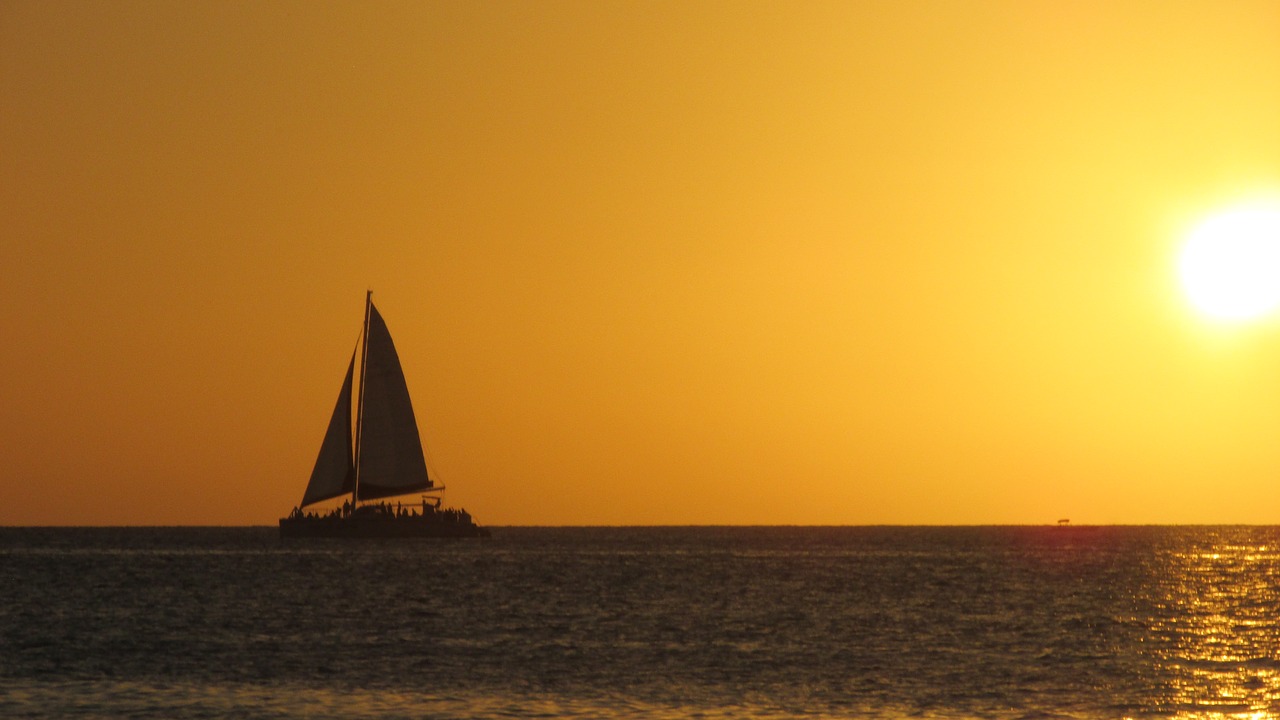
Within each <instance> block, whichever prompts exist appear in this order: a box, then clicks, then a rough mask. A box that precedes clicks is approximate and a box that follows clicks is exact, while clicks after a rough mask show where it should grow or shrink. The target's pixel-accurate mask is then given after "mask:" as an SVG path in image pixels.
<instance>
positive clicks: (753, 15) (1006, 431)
mask: <svg viewBox="0 0 1280 720" xmlns="http://www.w3.org/2000/svg"><path fill="white" fill-rule="evenodd" d="M1277 28H1280V4H1277V3H1275V2H1269V1H1268V2H1264V1H1261V0H1259V1H1257V2H1251V1H1248V0H1244V1H1241V2H1230V3H1220V2H1208V1H1205V2H1201V1H1199V0H1191V1H1189V2H1179V3H1169V4H1166V3H1157V4H1152V3H1139V2H1125V1H1121V2H1022V1H1020V0H963V1H961V0H939V1H933V0H930V1H923V0H905V1H903V2H821V1H819V2H805V3H798V4H795V3H782V2H753V1H750V0H748V1H747V2H742V3H736V2H735V3H728V4H725V3H718V2H692V3H684V2H663V1H658V2H643V3H634V2H611V1H609V0H603V1H601V2H576V1H575V0H567V1H560V0H553V1H550V2H534V3H527V2H507V1H504V0H496V1H494V2H434V1H431V0H424V1H417V0H414V1H411V2H400V1H398V0H391V1H389V2H378V3H362V2H350V3H348V2H332V3H330V2H325V3H318V4H312V3H306V2H297V3H295V2H289V1H284V2H263V3H238V2H222V1H218V2H212V1H205V0H193V1H192V2H181V3H167V2H151V1H149V0H140V1H138V2H118V3H117V2H107V3H60V2H52V3H50V2H34V1H30V0H17V1H14V2H5V3H2V4H0V97H3V98H4V100H3V102H0V138H3V140H0V143H2V144H3V148H2V149H0V228H2V230H0V236H2V237H0V268H3V269H4V270H3V271H4V272H5V273H6V278H5V282H2V283H0V328H3V329H4V338H5V341H4V343H3V345H2V346H0V375H2V376H3V377H5V378H6V381H5V382H4V383H2V384H0V437H3V438H4V441H3V443H0V448H3V449H2V450H0V454H2V457H3V460H4V462H3V463H0V467H2V468H3V470H2V471H0V524H55V525H61V524H107V525H110V524H126V525H138V524H162V525H163V524H173V525H186V524H205V525H218V524H271V523H275V521H276V519H277V518H279V517H281V516H282V515H283V514H285V513H287V512H288V511H289V510H290V508H292V507H293V506H294V505H296V504H297V503H298V501H299V499H300V496H301V493H302V488H303V487H304V486H305V485H306V483H307V478H308V476H309V473H310V472H311V468H312V466H313V464H314V463H315V459H316V453H317V448H319V447H320V442H321V439H322V438H323V436H324V434H325V428H326V427H327V425H326V423H327V421H328V418H329V415H330V413H331V412H332V410H333V403H334V398H335V397H336V395H337V392H338V388H339V382H340V380H341V378H342V376H343V375H342V374H343V371H344V370H345V368H346V367H347V364H348V362H349V361H350V358H351V355H352V351H353V347H354V345H355V343H356V339H357V336H358V334H359V331H360V328H361V318H362V307H363V303H364V298H365V293H366V291H368V290H370V289H371V290H372V291H373V292H374V300H375V302H376V303H377V307H378V308H379V310H380V312H381V313H382V315H383V317H385V320H386V323H387V325H388V326H389V327H390V328H391V329H392V331H393V332H394V334H395V344H396V348H397V351H398V353H399V356H400V361H401V363H402V364H403V366H404V375H405V378H406V380H407V385H408V389H409V392H410V394H411V396H412V400H413V406H414V410H415V412H416V414H417V423H418V426H419V429H420V431H421V435H422V443H423V446H424V448H425V452H426V460H427V465H428V467H429V469H430V471H431V473H432V476H433V477H437V478H439V479H440V481H441V482H442V483H443V484H445V485H447V487H448V496H447V498H446V500H445V502H446V503H447V505H449V506H451V507H459V508H465V509H467V510H468V511H470V512H472V513H474V514H475V515H476V517H478V518H480V519H482V520H483V522H484V523H485V524H487V525H494V526H501V525H504V524H546V525H562V524H604V525H630V524H677V525H681V524H695V525H696V524H836V525H839V524H868V523H870V524H880V523H888V524H990V523H1014V524H1018V523H1045V522H1047V523H1052V522H1055V521H1056V520H1057V519H1058V518H1065V517H1069V518H1071V519H1072V521H1073V523H1184V522H1194V523H1214V522H1232V523H1234V522H1246V523H1247V522H1261V523H1270V522H1275V521H1277V519H1280V481H1278V480H1277V478H1280V453H1278V452H1276V450H1275V447H1276V438H1277V437H1280V331H1277V329H1276V327H1275V323H1270V324H1269V323H1268V322H1264V321H1265V320H1268V319H1274V316H1273V315H1268V314H1267V312H1268V311H1269V310H1271V309H1273V308H1274V307H1275V306H1276V303H1277V296H1276V289H1277V287H1280V285H1278V284H1277V283H1276V282H1275V279H1276V278H1277V277H1278V276H1280V270H1277V264H1280V261H1278V260H1277V258H1276V257H1275V255H1274V252H1273V251H1272V250H1266V251H1265V252H1263V251H1262V249H1261V248H1262V247H1263V246H1266V247H1270V245H1269V243H1271V240H1266V239H1265V238H1267V237H1273V234H1274V223H1275V219H1274V217H1275V216H1274V211H1268V213H1271V214H1257V213H1255V211H1254V210H1251V209H1250V208H1253V207H1254V206H1253V205H1251V204H1250V203H1251V199H1253V198H1259V197H1264V194H1265V193H1267V192H1270V191H1272V190H1273V189H1275V188H1280V132H1277V127H1280V92H1277V83H1276V81H1277V78H1280V43H1278V42H1277V41H1276V40H1277V35H1276V29H1277ZM1241 208H1244V210H1243V211H1241V212H1242V213H1243V214H1241V212H1237V211H1238V210H1240V209H1241ZM1201 223H1204V224H1203V225H1201ZM1197 226H1199V227H1200V229H1199V230H1197V231H1195V232H1193V229H1194V228H1196V227H1197ZM1268 233H1271V235H1269V234H1268ZM1259 238H1262V239H1259ZM1248 318H1251V320H1250V321H1247V322H1245V321H1242V320H1243V319H1248Z"/></svg>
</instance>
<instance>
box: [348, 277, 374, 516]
mask: <svg viewBox="0 0 1280 720" xmlns="http://www.w3.org/2000/svg"><path fill="white" fill-rule="evenodd" d="M372 308H373V291H372V290H368V291H366V292H365V296H364V330H363V331H361V337H362V342H363V343H364V345H363V349H362V351H361V353H360V395H359V397H358V399H357V401H356V449H355V451H356V457H355V468H356V473H355V479H354V481H353V482H352V483H351V507H352V508H354V507H355V506H356V503H358V502H360V443H361V439H362V438H361V437H360V436H361V431H362V430H363V429H364V380H365V375H366V374H367V373H368V370H369V314H370V312H371V310H372Z"/></svg>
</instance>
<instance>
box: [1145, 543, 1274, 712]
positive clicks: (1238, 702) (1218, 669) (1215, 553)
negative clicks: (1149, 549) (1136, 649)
mask: <svg viewBox="0 0 1280 720" xmlns="http://www.w3.org/2000/svg"><path fill="white" fill-rule="evenodd" d="M1240 532H1247V531H1240ZM1224 534H1227V535H1230V534H1233V533H1231V532H1230V531H1224ZM1162 562H1163V563H1164V567H1163V568H1160V572H1159V573H1158V578H1159V580H1158V581H1157V585H1156V588H1155V593H1153V595H1154V597H1153V598H1152V602H1153V603H1154V607H1153V608H1152V610H1153V612H1152V614H1151V625H1150V627H1149V632H1148V634H1147V637H1146V639H1145V644H1146V645H1147V652H1150V653H1151V654H1153V655H1154V659H1155V660H1156V663H1155V664H1156V667H1157V668H1158V669H1159V670H1160V671H1161V672H1162V673H1163V674H1164V676H1165V683H1164V690H1163V691H1164V693H1165V694H1164V696H1163V697H1161V698H1159V699H1158V701H1157V703H1156V704H1157V705H1158V706H1159V708H1160V710H1161V712H1160V714H1161V715H1162V716H1166V717H1172V718H1188V719H1190V718H1197V719H1200V718H1211V719H1214V718H1221V719H1227V718H1231V719H1232V720H1244V719H1250V720H1267V719H1274V718H1280V633H1278V631H1277V622H1276V617H1275V613H1276V610H1277V607H1278V603H1277V600H1278V599H1280V594H1278V593H1277V588H1276V583H1275V580H1276V576H1277V566H1278V565H1280V553H1278V552H1277V550H1276V549H1275V547H1273V546H1272V545H1269V544H1262V543H1258V544H1254V543H1250V542H1240V538H1222V539H1221V541H1220V542H1215V543H1214V544H1213V546H1212V547H1208V548H1199V549H1196V550H1192V551H1172V552H1169V553H1167V554H1166V555H1164V556H1163V558H1162Z"/></svg>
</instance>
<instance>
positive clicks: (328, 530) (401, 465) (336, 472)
mask: <svg viewBox="0 0 1280 720" xmlns="http://www.w3.org/2000/svg"><path fill="white" fill-rule="evenodd" d="M360 338H361V340H360V342H359V343H358V344H357V350H356V351H355V352H353V353H352V355H351V363H350V364H349V365H348V366H347V374H346V377H345V379H344V380H343V382H342V389H341V391H340V392H339V393H338V402H337V404H336V406H335V407H334V408H333V415H332V416H331V417H330V418H329V427H328V430H326V432H325V435H324V441H323V442H322V443H321V444H320V454H319V456H318V457H316V464H315V467H314V468H313V469H312V470H311V479H310V480H309V481H308V482H307V488H306V491H305V492H303V495H302V502H301V503H300V504H299V505H298V506H297V507H295V508H294V509H293V512H291V513H290V514H289V515H288V516H287V517H283V518H280V535H281V537H342V538H346V537H376V538H383V537H487V536H488V535H489V531H488V530H487V529H485V528H483V527H480V526H479V525H476V524H475V522H474V521H473V520H472V518H471V515H470V514H469V513H467V512H466V511H465V510H453V509H449V508H445V507H442V501H443V498H442V495H441V493H443V491H444V489H445V488H444V486H443V485H436V484H435V481H434V480H433V479H432V478H431V477H430V476H429V475H428V473H427V463H426V459H425V457H424V456H423V452H422V439H421V438H420V436H419V435H418V421H417V419H416V418H415V417H414V414H413V405H412V403H411V401H410V399H409V388H408V386H407V385H406V384H405V379H404V370H403V369H402V368H401V366H400V357H399V355H397V354H396V348H395V344H394V343H392V341H391V333H390V331H388V330H387V324H386V323H385V322H384V321H383V319H382V315H380V314H379V313H378V309H377V308H376V307H374V305H373V291H369V292H368V293H367V294H366V295H365V310H364V328H363V330H362V331H361V333H360ZM357 355H358V356H359V357H360V358H361V362H360V366H359V367H360V374H359V382H358V383H354V382H353V380H354V379H355V377H356V375H355V371H356V357H357ZM353 384H354V385H356V393H355V397H354V398H353V397H352V385H353ZM353 406H354V407H355V415H356V423H355V428H354V431H355V432H354V439H353V435H352V427H351V411H352V407H353ZM410 494H420V495H421V501H420V502H412V503H409V504H405V503H404V502H403V501H398V502H396V503H395V504H394V505H393V504H390V503H388V502H387V498H395V497H400V496H404V495H410ZM343 495H350V496H351V497H350V499H349V500H347V501H345V502H343V504H342V506H341V507H337V508H333V509H332V510H330V511H327V512H324V513H317V512H311V511H308V510H307V507H308V506H311V505H314V504H316V503H319V502H323V501H325V500H332V499H334V498H338V497H342V496H343ZM375 500H376V501H378V502H376V503H375V502H371V501H375Z"/></svg>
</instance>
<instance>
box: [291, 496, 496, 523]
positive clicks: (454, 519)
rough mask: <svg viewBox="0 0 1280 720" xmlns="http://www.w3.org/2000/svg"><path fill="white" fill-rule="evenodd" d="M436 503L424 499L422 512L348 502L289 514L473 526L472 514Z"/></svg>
mask: <svg viewBox="0 0 1280 720" xmlns="http://www.w3.org/2000/svg"><path fill="white" fill-rule="evenodd" d="M432 499H433V500H434V501H435V502H428V499H427V498H425V497H424V498H423V499H422V510H421V512H419V510H418V508H417V507H416V506H408V507H406V506H405V505H403V504H402V503H400V502H397V503H396V504H395V505H391V504H390V503H386V502H380V503H376V504H373V503H368V504H365V505H360V506H356V505H353V504H352V503H351V501H350V500H347V501H345V502H343V503H342V506H341V507H335V508H333V509H332V510H330V511H329V512H327V513H317V512H314V511H304V510H303V509H302V508H301V507H295V508H294V509H293V512H291V513H289V517H290V518H291V519H295V520H302V519H306V520H331V521H336V520H341V519H344V518H349V517H351V516H353V515H358V516H361V517H369V516H373V517H378V518H388V519H406V520H407V519H413V518H419V517H422V518H430V519H433V520H437V521H442V522H446V523H457V524H462V525H469V524H471V514H470V513H468V512H467V511H466V510H454V509H451V508H446V509H442V508H441V507H440V498H432Z"/></svg>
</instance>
